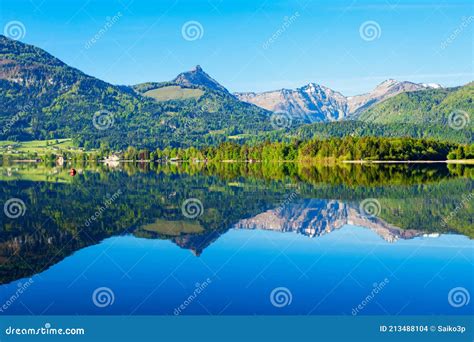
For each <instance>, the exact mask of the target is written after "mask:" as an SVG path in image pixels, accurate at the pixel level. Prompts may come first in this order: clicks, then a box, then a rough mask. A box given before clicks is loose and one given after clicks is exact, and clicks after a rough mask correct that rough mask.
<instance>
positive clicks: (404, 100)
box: [359, 82, 474, 129]
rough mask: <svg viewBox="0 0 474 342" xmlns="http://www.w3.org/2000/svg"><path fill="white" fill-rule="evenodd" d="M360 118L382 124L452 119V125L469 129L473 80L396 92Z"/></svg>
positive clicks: (444, 122) (473, 103)
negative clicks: (456, 85) (437, 87)
mask: <svg viewBox="0 0 474 342" xmlns="http://www.w3.org/2000/svg"><path fill="white" fill-rule="evenodd" d="M359 119H360V120H361V121H364V122H371V123H381V124H392V123H404V124H434V123H437V124H440V125H448V124H449V123H450V121H451V126H453V127H457V126H459V128H464V127H465V128H471V129H472V127H473V122H472V120H474V82H471V83H469V84H467V85H465V86H462V87H456V88H446V89H444V88H440V89H428V90H423V91H416V92H406V93H402V94H398V95H397V96H394V97H392V98H390V99H388V100H386V101H384V102H382V103H379V104H378V105H376V106H374V107H372V108H370V109H368V110H367V111H365V112H363V113H361V114H360V116H359ZM462 126H464V127H462ZM451 128H452V127H451ZM447 129H449V127H447Z"/></svg>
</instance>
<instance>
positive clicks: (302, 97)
mask: <svg viewBox="0 0 474 342" xmlns="http://www.w3.org/2000/svg"><path fill="white" fill-rule="evenodd" d="M440 88H442V87H441V86H440V85H439V84H430V85H427V84H419V83H412V82H398V81H396V80H393V79H390V80H387V81H384V82H382V83H380V84H379V85H378V86H377V87H376V88H375V89H374V90H373V91H371V92H370V93H367V94H362V95H357V96H349V97H346V96H344V95H342V94H341V93H339V92H337V91H334V90H332V89H330V88H327V87H325V86H322V85H318V84H315V83H310V84H308V85H306V86H303V87H301V88H298V89H281V90H275V91H267V92H263V93H252V92H251V93H236V94H235V95H236V96H237V98H239V99H240V100H241V101H245V102H249V103H253V104H255V105H257V106H259V107H262V108H265V109H268V110H270V111H273V112H285V113H289V114H290V115H291V116H293V117H302V118H303V119H304V122H305V123H311V122H326V121H339V120H344V119H348V118H350V117H355V116H357V115H358V114H360V113H361V112H363V111H364V110H366V109H368V108H370V107H371V106H373V105H375V104H377V103H379V102H382V101H384V100H386V99H388V98H390V97H393V96H395V95H398V94H400V93H405V92H410V91H417V90H423V89H440Z"/></svg>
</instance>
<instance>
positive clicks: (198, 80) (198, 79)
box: [172, 65, 228, 93]
mask: <svg viewBox="0 0 474 342" xmlns="http://www.w3.org/2000/svg"><path fill="white" fill-rule="evenodd" d="M172 82H173V83H176V84H178V85H180V86H182V87H193V86H198V87H205V88H210V89H212V90H218V91H222V92H226V93H227V92H228V91H227V89H226V88H224V87H223V86H222V85H221V84H219V82H217V81H216V80H215V79H213V78H212V77H211V76H209V75H208V74H207V73H206V72H205V71H204V70H203V69H202V68H201V66H200V65H196V66H195V67H194V68H193V69H191V70H190V71H186V72H183V73H181V74H179V75H178V76H176V78H175V79H174V80H173V81H172Z"/></svg>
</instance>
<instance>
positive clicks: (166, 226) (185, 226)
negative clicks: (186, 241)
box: [142, 219, 204, 236]
mask: <svg viewBox="0 0 474 342" xmlns="http://www.w3.org/2000/svg"><path fill="white" fill-rule="evenodd" d="M142 229H143V230H146V231H149V232H154V233H159V234H164V235H169V236H179V235H181V234H190V233H201V232H202V231H204V228H203V227H202V226H201V225H200V224H199V223H197V222H190V221H167V220H162V219H157V220H156V221H155V222H154V223H151V224H147V225H145V226H143V227H142Z"/></svg>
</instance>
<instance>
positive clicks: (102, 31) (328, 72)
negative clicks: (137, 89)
mask: <svg viewBox="0 0 474 342" xmlns="http://www.w3.org/2000/svg"><path fill="white" fill-rule="evenodd" d="M473 3H474V2H473V1H472V0H460V1H456V0H453V1H449V0H444V1H443V0H437V1H432V0H417V1H406V0H387V1H362V0H360V1H356V0H354V1H352V0H350V1H338V0H336V1H308V0H294V1H282V0H267V1H260V0H234V1H229V0H204V1H200V0H160V1H144V0H94V1H78V0H68V1H60V0H31V1H30V0H10V1H7V0H0V4H1V6H0V20H1V25H2V27H3V28H5V26H6V25H7V24H8V23H9V22H11V21H20V22H21V23H22V24H23V25H24V27H25V32H26V34H25V35H24V37H23V38H22V39H21V40H22V41H24V42H26V43H30V44H34V45H37V46H39V47H41V48H43V49H45V50H47V51H48V52H50V53H52V54H53V55H55V56H56V57H58V58H60V59H61V60H63V61H64V62H66V63H68V64H70V65H72V66H74V67H76V68H78V69H80V70H82V71H84V72H86V73H88V74H91V75H93V76H96V77H98V78H101V79H104V80H106V81H108V82H111V83H115V84H135V83H140V82H145V81H164V80H169V79H172V78H173V77H175V76H176V75H177V74H178V73H179V72H181V71H185V70H189V69H191V68H192V67H193V66H194V65H196V64H200V65H201V66H202V67H203V69H204V70H205V71H207V72H208V73H209V74H210V75H211V76H213V77H214V78H215V79H216V80H218V81H219V82H220V83H222V84H223V85H224V86H226V87H227V88H228V89H229V90H231V91H264V90H273V89H279V88H295V87H299V86H302V85H304V84H306V83H309V82H316V83H320V84H323V85H326V86H328V87H330V88H333V89H335V90H338V91H341V92H342V93H343V94H345V95H354V94H359V93H364V92H367V91H369V90H370V89H372V88H373V87H374V86H375V85H377V84H378V83H380V82H382V81H383V80H385V79H388V78H395V79H398V80H410V81H414V82H426V83H429V82H436V83H441V84H442V85H444V86H455V85H461V84H465V83H467V82H469V81H472V80H473V79H474V76H473V69H474V64H473V59H474V58H473V32H474V31H473V28H474V5H473ZM114 16H115V19H113V18H114ZM108 19H109V21H107V20H108ZM107 22H109V23H111V24H110V25H109V27H107ZM188 22H192V23H191V24H190V25H191V28H192V27H193V25H194V27H195V28H197V32H198V35H197V36H192V32H193V31H192V29H191V30H190V31H189V32H191V33H190V35H186V34H185V37H184V36H183V33H182V28H183V25H184V24H185V23H188ZM193 22H194V23H193ZM195 22H197V24H196V23H195ZM364 23H365V24H364ZM364 27H366V28H367V31H364ZM201 28H202V29H201ZM371 28H373V30H372V31H371ZM371 33H375V34H374V35H371ZM96 35H97V36H98V37H99V38H98V39H97V40H96V42H93V43H90V41H91V39H92V38H93V37H94V36H96ZM196 37H197V38H198V39H195V40H192V39H193V38H196ZM272 37H273V38H272ZM185 38H187V39H185ZM88 42H89V45H88Z"/></svg>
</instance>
